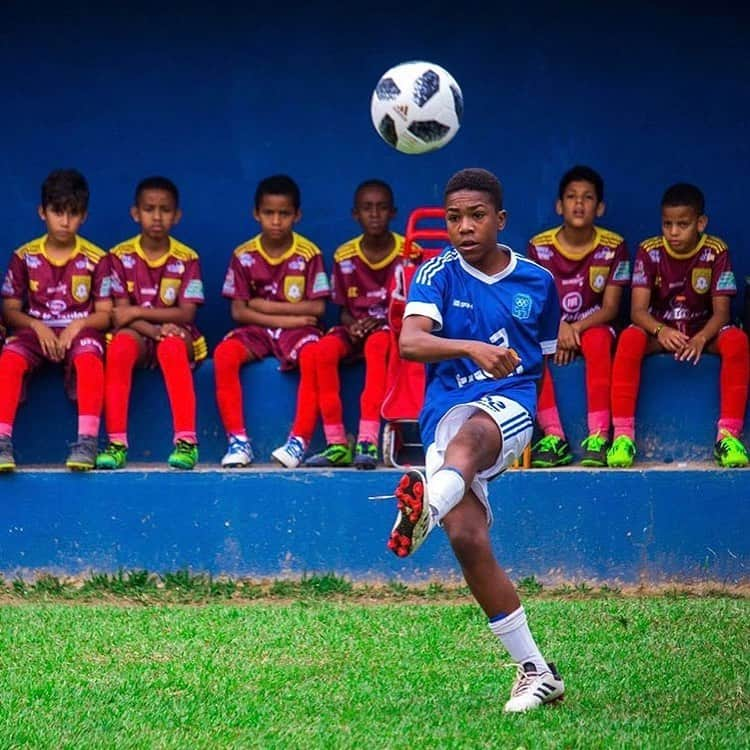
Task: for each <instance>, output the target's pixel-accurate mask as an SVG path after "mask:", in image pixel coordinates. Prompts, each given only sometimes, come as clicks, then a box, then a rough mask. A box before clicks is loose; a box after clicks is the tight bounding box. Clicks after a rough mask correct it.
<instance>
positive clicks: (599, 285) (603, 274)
mask: <svg viewBox="0 0 750 750" xmlns="http://www.w3.org/2000/svg"><path fill="white" fill-rule="evenodd" d="M608 275H609V266H591V268H589V286H590V287H591V288H592V289H593V290H594V291H595V292H596V293H597V294H598V293H599V292H602V291H604V287H605V286H606V285H607V276H608Z"/></svg>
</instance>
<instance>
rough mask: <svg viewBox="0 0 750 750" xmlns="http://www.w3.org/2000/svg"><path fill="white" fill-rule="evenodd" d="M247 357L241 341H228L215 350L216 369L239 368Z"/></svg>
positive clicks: (221, 343)
mask: <svg viewBox="0 0 750 750" xmlns="http://www.w3.org/2000/svg"><path fill="white" fill-rule="evenodd" d="M246 356H247V354H246V352H245V347H244V346H243V345H242V344H241V343H240V342H239V341H235V340H234V339H226V340H224V341H222V342H220V343H219V344H218V345H217V347H216V349H214V367H215V368H217V369H218V368H222V369H223V368H227V367H239V366H240V365H241V364H242V362H243V360H244V359H245V357H246Z"/></svg>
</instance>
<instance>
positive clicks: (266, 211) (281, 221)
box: [253, 195, 302, 242]
mask: <svg viewBox="0 0 750 750" xmlns="http://www.w3.org/2000/svg"><path fill="white" fill-rule="evenodd" d="M253 216H254V217H255V220H256V221H257V222H258V223H259V224H260V231H261V234H262V235H263V237H264V238H266V239H268V240H270V241H272V242H281V241H282V240H286V239H288V238H289V237H291V236H292V230H293V228H294V225H295V224H296V223H297V222H298V221H299V220H300V218H301V217H302V212H301V211H300V210H299V209H297V208H295V207H294V202H293V201H292V199H291V197H290V196H288V195H263V196H261V199H260V205H259V206H258V208H256V209H255V210H254V211H253Z"/></svg>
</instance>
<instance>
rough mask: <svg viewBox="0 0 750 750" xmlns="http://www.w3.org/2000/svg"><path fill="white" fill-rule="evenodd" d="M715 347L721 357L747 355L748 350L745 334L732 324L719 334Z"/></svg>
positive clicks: (749, 347) (749, 348)
mask: <svg viewBox="0 0 750 750" xmlns="http://www.w3.org/2000/svg"><path fill="white" fill-rule="evenodd" d="M717 348H718V350H719V354H721V355H722V356H723V357H732V356H735V357H737V356H747V355H748V351H750V346H749V345H748V338H747V334H746V333H745V332H744V331H742V330H740V329H739V328H736V327H734V326H732V327H731V328H727V329H725V330H724V331H722V332H721V333H720V334H719V338H718V340H717Z"/></svg>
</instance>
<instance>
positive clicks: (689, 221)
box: [661, 206, 708, 253]
mask: <svg viewBox="0 0 750 750" xmlns="http://www.w3.org/2000/svg"><path fill="white" fill-rule="evenodd" d="M707 224H708V217H707V216H706V215H705V214H699V213H698V212H697V211H696V210H695V209H694V208H693V207H692V206H662V209H661V231H662V234H663V235H664V237H665V239H666V240H667V242H668V243H669V246H670V247H671V248H672V250H674V251H675V252H676V253H689V252H690V251H691V250H693V248H695V246H696V245H697V244H698V240H699V239H700V235H701V233H702V232H703V231H704V230H705V228H706V225H707Z"/></svg>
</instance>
